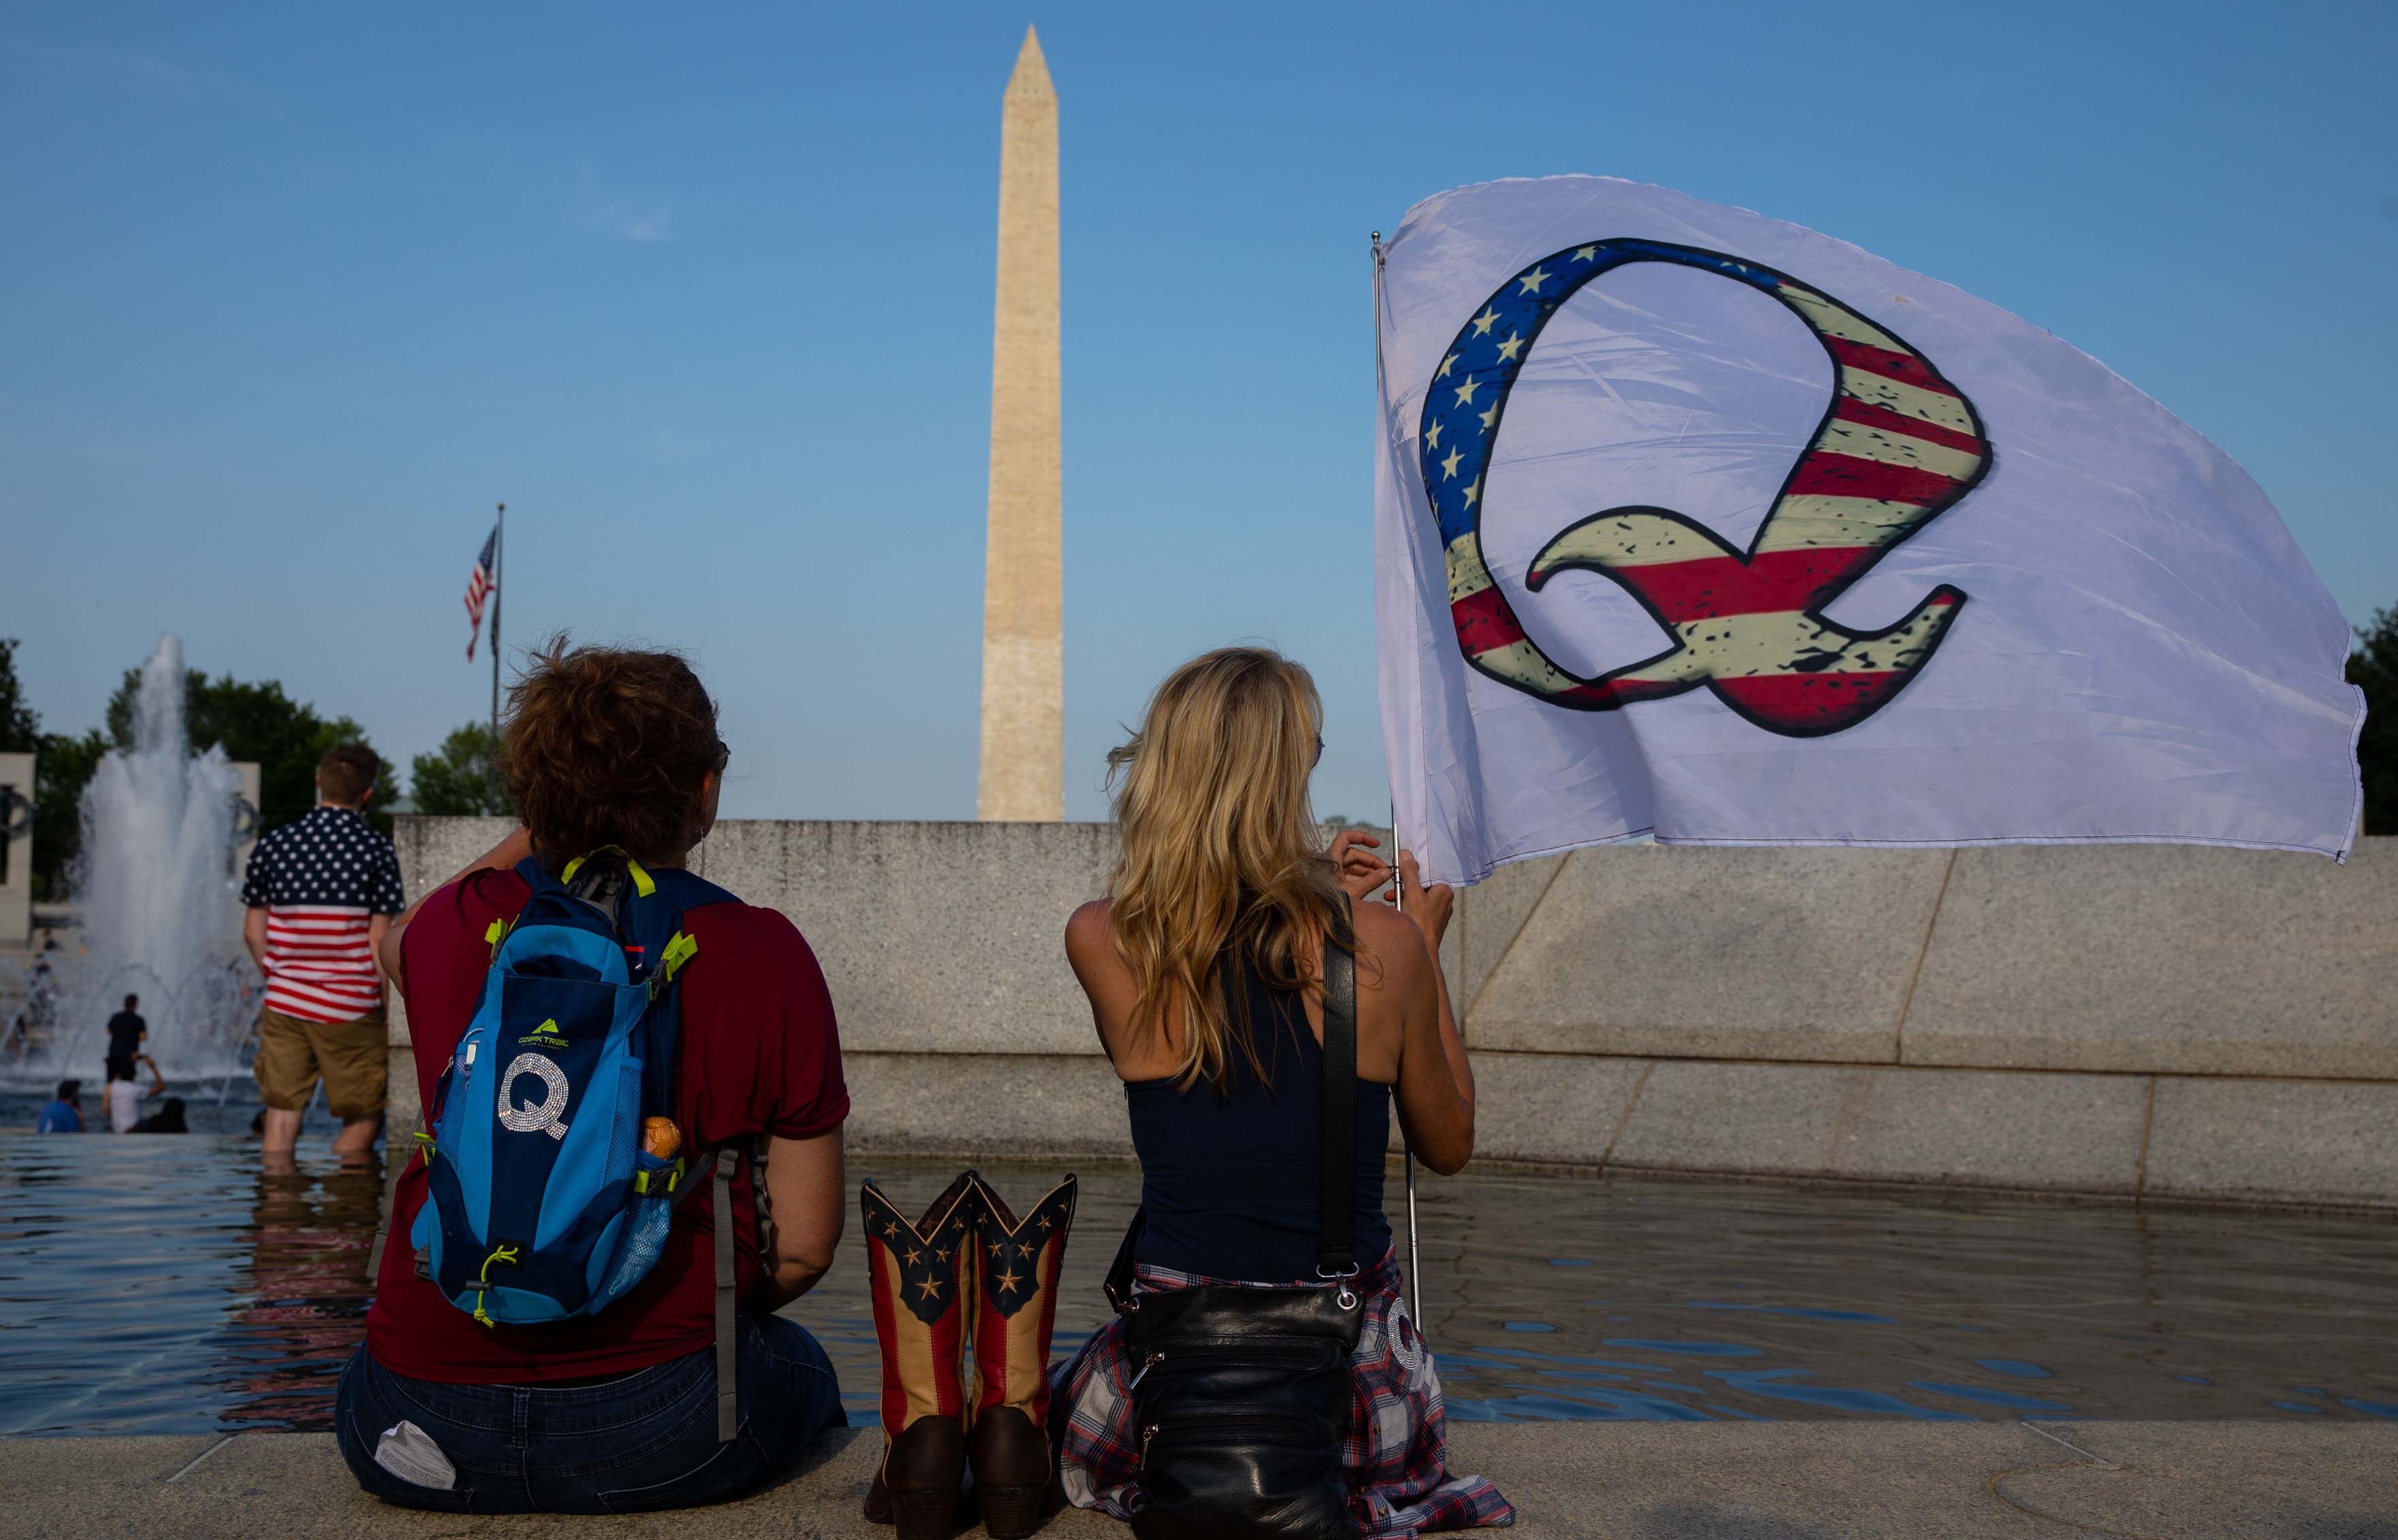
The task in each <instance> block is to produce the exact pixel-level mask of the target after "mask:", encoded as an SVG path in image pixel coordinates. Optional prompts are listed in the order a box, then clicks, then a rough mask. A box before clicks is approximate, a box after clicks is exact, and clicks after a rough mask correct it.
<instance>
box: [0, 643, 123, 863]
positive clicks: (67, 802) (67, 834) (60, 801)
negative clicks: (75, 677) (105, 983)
mask: <svg viewBox="0 0 2398 1540" xmlns="http://www.w3.org/2000/svg"><path fill="white" fill-rule="evenodd" d="M19 646H20V642H18V641H17V639H16V638H14V637H0V751H6V752H7V753H12V754H26V753H30V754H32V755H33V756H34V784H33V785H32V786H30V787H26V788H24V790H25V792H26V794H28V795H30V796H31V797H32V798H33V799H34V899H35V900H36V901H37V902H41V903H48V902H50V901H52V900H53V899H56V898H59V897H60V896H61V894H63V893H64V892H65V883H64V881H63V879H64V875H65V872H66V867H67V862H68V861H70V860H72V859H73V858H74V853H75V849H76V847H77V846H78V845H79V844H82V839H83V817H82V809H83V788H84V783H85V782H86V781H88V780H89V779H91V773H92V770H93V769H94V768H95V767H96V766H97V765H98V764H99V763H100V756H101V754H103V753H105V752H106V751H107V749H108V745H107V744H106V742H104V741H103V740H102V739H101V736H100V735H99V734H98V733H96V732H95V733H87V734H85V735H84V736H82V737H79V738H71V737H68V736H66V735H64V734H63V733H45V732H43V731H42V718H41V713H39V712H38V711H35V710H34V709H33V708H32V707H31V706H29V705H27V704H26V703H25V688H24V685H23V683H22V682H20V680H19V679H18V678H17V648H18V647H19Z"/></svg>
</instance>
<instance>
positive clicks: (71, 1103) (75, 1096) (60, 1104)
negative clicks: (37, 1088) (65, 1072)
mask: <svg viewBox="0 0 2398 1540" xmlns="http://www.w3.org/2000/svg"><path fill="white" fill-rule="evenodd" d="M34 1132H35V1133H37V1134H79V1133H81V1132H83V1082H82V1081H80V1080H61V1081H60V1082H59V1094H58V1095H57V1096H56V1097H55V1098H54V1099H52V1100H50V1101H45V1102H43V1103H42V1110H41V1111H40V1112H39V1113H37V1114H34Z"/></svg>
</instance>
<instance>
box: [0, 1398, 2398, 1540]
mask: <svg viewBox="0 0 2398 1540" xmlns="http://www.w3.org/2000/svg"><path fill="white" fill-rule="evenodd" d="M1454 1433H1455V1448H1454V1451H1453V1454H1454V1462H1453V1463H1454V1464H1455V1465H1456V1466H1458V1467H1459V1468H1460V1469H1463V1470H1472V1471H1478V1472H1481V1473H1483V1474H1486V1475H1489V1476H1490V1477H1492V1478H1493V1479H1496V1480H1497V1481H1498V1482H1499V1484H1500V1486H1501V1488H1502V1490H1504V1491H1505V1492H1506V1493H1508V1495H1509V1496H1511V1497H1512V1498H1514V1499H1515V1501H1516V1506H1518V1507H1519V1508H1520V1509H1521V1510H1522V1513H1523V1522H1522V1523H1521V1524H1519V1525H1518V1526H1517V1528H1516V1530H1515V1531H1514V1534H1515V1535H1516V1536H1520V1537H1522V1540H1545V1537H1549V1536H1585V1535H1587V1536H1609V1537H1621V1540H1882V1537H1890V1540H1975V1537H1979V1536H1985V1535H1987V1536H2048V1537H2063V1536H2073V1535H2094V1534H2095V1535H2132V1536H2153V1537H2160V1540H2162V1537H2166V1536H2172V1537H2176V1540H2179V1537H2182V1536H2223V1537H2225V1540H2297V1537H2300V1536H2303V1537H2305V1540H2335V1537H2337V1540H2398V1425H2374V1424H2355V1423H2337V1424H2326V1425H2305V1424H2297V1423H2048V1424H2041V1425H2031V1424H1993V1423H1946V1424H1931V1425H1926V1424H1920V1423H1879V1422H1875V1423H1866V1422H1842V1423H1704V1424H1695V1423H1606V1424H1599V1423H1579V1424H1570V1423H1539V1424H1529V1423H1518V1424H1512V1425H1503V1426H1492V1425H1460V1426H1458V1427H1457V1428H1456V1429H1454ZM876 1452H877V1446H876V1440H875V1439H873V1438H872V1437H871V1436H870V1435H869V1436H859V1435H856V1434H839V1435H834V1436H831V1437H829V1438H828V1439H825V1440H824V1441H823V1442H822V1443H821V1444H819V1445H818V1446H817V1448H816V1450H815V1452H814V1454H813V1455H812V1456H811V1459H810V1461H809V1466H808V1468H806V1469H804V1470H802V1472H800V1473H799V1474H797V1475H795V1476H793V1477H791V1478H790V1479H788V1480H786V1481H785V1482H783V1484H782V1485H780V1486H778V1487H776V1488H775V1489H774V1490H773V1491H771V1492H767V1493H761V1495H759V1496H756V1497H753V1498H751V1499H749V1500H748V1502H745V1503H739V1504H734V1505H731V1506H726V1507H721V1508H713V1509H707V1510H703V1514H704V1517H702V1515H696V1514H688V1513H687V1514H680V1515H678V1514H652V1515H643V1516H638V1517H630V1518H623V1519H584V1518H563V1519H547V1518H530V1519H528V1518H481V1519H478V1518H474V1517H471V1516H464V1515H448V1514H428V1513H411V1512H405V1511H403V1510H401V1509H397V1508H389V1507H384V1506H381V1505H379V1504H377V1503H375V1502H374V1501H372V1500H371V1499H370V1498H367V1497H365V1496H363V1495H361V1494H360V1493H358V1491H357V1488H356V1487H355V1486H353V1485H352V1483H351V1481H350V1479H349V1473H348V1472H347V1471H346V1470H344V1468H343V1466H342V1464H341V1461H340V1457H339V1456H338V1455H336V1454H335V1453H334V1452H333V1447H332V1439H331V1437H330V1435H325V1434H305V1433H249V1434H242V1435H239V1436H237V1437H234V1438H224V1437H222V1436H216V1435H205V1436H195V1437H189V1438H154V1439H7V1440H0V1533H6V1534H9V1535H36V1536H53V1535H55V1536H65V1537H77V1536H86V1535H91V1536H109V1537H111V1540H115V1537H116V1536H123V1535H138V1536H148V1537H155V1540H205V1537H209V1536H216V1535H242V1536H263V1537H268V1540H285V1537H303V1536H317V1535H340V1536H348V1535H357V1536H385V1535H391V1536H424V1537H427V1540H430V1537H432V1536H437V1535H438V1536H452V1535H460V1536H508V1537H510V1540H517V1537H522V1540H552V1537H564V1536H570V1535H572V1536H577V1537H581V1536H586V1535H587V1536H593V1537H596V1540H613V1537H616V1536H628V1537H629V1536H636V1535H658V1536H674V1537H677V1540H690V1537H691V1536H692V1535H694V1533H706V1534H762V1535H778V1536H793V1537H816V1536H827V1537H830V1536H843V1537H846V1536H868V1535H878V1536H883V1537H886V1540H887V1536H888V1535H889V1534H890V1533H891V1532H890V1531H888V1530H877V1529H875V1528H874V1527H873V1526H871V1525H869V1524H867V1523H865V1522H864V1521H863V1520H860V1519H859V1518H858V1517H857V1506H858V1500H859V1498H860V1497H861V1496H862V1495H863V1494H864V1493H865V1490H866V1480H867V1478H868V1477H869V1475H870V1474H871V1472H872V1468H873V1464H872V1462H873V1459H874V1457H875V1454H876ZM695 1526H697V1527H695ZM968 1533H969V1534H979V1533H981V1532H980V1531H979V1530H973V1531H969V1532H968ZM1043 1533H1044V1536H1055V1537H1057V1540H1097V1537H1113V1540H1127V1532H1126V1531H1125V1530H1123V1529H1122V1528H1120V1527H1119V1526H1117V1525H1115V1524H1113V1523H1111V1522H1109V1521H1108V1520H1102V1519H1099V1518H1097V1517H1095V1516H1093V1515H1090V1514H1084V1513H1069V1514H1064V1515H1061V1516H1060V1517H1059V1518H1058V1520H1056V1521H1054V1522H1053V1523H1052V1524H1051V1525H1050V1526H1049V1527H1048V1528H1047V1529H1046V1530H1044V1532H1043Z"/></svg>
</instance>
